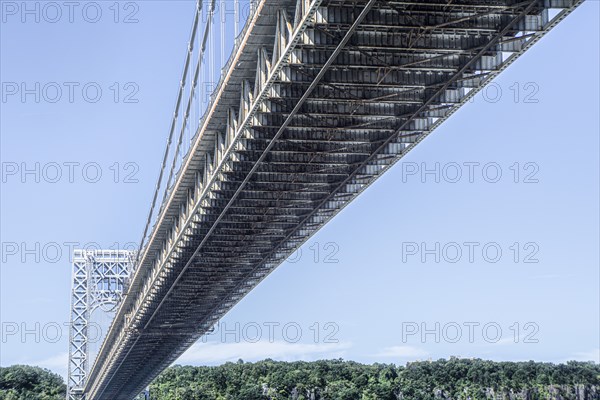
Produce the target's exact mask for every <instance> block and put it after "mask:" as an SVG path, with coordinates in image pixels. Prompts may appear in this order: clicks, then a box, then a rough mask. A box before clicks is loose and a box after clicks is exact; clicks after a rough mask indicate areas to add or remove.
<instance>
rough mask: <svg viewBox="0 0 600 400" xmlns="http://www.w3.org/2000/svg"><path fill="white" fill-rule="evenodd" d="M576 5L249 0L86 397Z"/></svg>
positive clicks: (252, 281) (311, 223)
mask: <svg viewBox="0 0 600 400" xmlns="http://www.w3.org/2000/svg"><path fill="white" fill-rule="evenodd" d="M579 4H580V1H579V0H525V1H517V0H455V1H452V2H448V1H446V0H421V1H411V0H406V1H377V0H351V1H348V0H346V1H341V0H329V1H327V0H312V1H310V0H298V1H295V0H287V1H275V0H263V1H259V2H258V4H257V8H256V10H257V11H256V13H255V15H253V16H251V19H250V22H249V24H248V26H247V29H246V30H245V34H244V36H243V38H242V40H241V42H240V43H241V44H240V46H239V47H238V50H237V53H236V54H234V55H233V56H232V60H231V61H230V63H229V64H228V65H229V69H227V70H226V71H225V73H224V75H223V79H222V81H221V84H220V86H219V88H218V89H217V91H216V93H215V95H214V96H213V100H214V103H213V104H212V105H211V108H210V112H209V113H208V115H207V117H206V118H205V120H204V121H203V125H202V126H201V128H200V130H199V132H198V133H197V135H196V138H195V142H194V146H193V147H192V149H191V150H190V153H189V154H188V156H187V158H186V160H185V161H184V165H183V167H182V169H181V170H180V172H179V174H178V176H177V179H176V182H175V185H174V187H173V189H172V191H171V192H170V193H171V194H170V196H169V198H167V199H166V201H165V203H164V204H163V207H162V211H161V214H160V216H159V218H158V220H157V222H156V224H155V226H154V229H153V232H152V235H151V236H150V240H149V242H148V244H147V245H146V247H145V248H144V249H143V251H142V253H141V255H140V263H139V268H138V270H137V271H136V273H135V275H134V276H133V278H132V283H131V289H130V291H129V293H128V294H127V296H126V297H125V299H124V301H123V303H122V304H121V306H120V308H119V311H118V313H117V317H116V318H115V321H114V323H113V325H112V327H111V330H110V332H109V334H108V336H107V339H106V340H105V342H104V344H103V346H102V349H101V351H100V354H99V356H98V358H97V360H96V363H95V365H94V367H93V369H92V372H91V374H90V379H89V381H88V384H87V385H86V388H85V392H86V394H87V395H88V399H89V400H96V399H111V400H113V399H127V400H129V399H131V398H132V397H133V396H134V395H135V394H137V393H138V392H139V391H141V390H142V389H143V388H144V387H145V386H146V385H147V384H148V383H149V382H150V381H151V380H152V379H153V378H154V377H155V376H156V375H157V374H158V373H160V371H162V370H163V369H164V368H165V367H167V366H168V365H169V364H170V363H172V362H173V361H174V360H175V359H176V358H177V357H179V355H181V354H182V353H183V352H184V351H185V350H186V349H187V348H188V347H189V346H191V345H192V344H193V343H194V342H195V341H196V340H197V339H198V338H199V337H200V336H201V335H202V334H204V333H206V332H207V331H208V330H209V329H210V328H211V327H212V326H213V325H214V324H215V322H216V321H217V320H218V319H219V318H220V317H221V316H223V315H224V314H225V313H226V312H227V311H228V310H229V309H230V308H231V307H233V306H234V305H235V304H236V303H237V302H238V301H239V300H240V299H241V298H242V297H243V296H244V295H245V294H247V293H248V292H249V291H250V290H251V289H252V288H253V287H254V286H256V285H257V284H258V283H259V282H260V281H261V280H262V279H263V278H264V277H265V276H266V275H268V273H269V272H271V271H272V270H273V269H274V268H275V267H277V266H278V265H279V264H280V263H281V262H282V261H283V260H284V259H285V258H286V257H287V256H288V255H289V254H290V253H291V252H293V251H294V250H295V249H296V248H298V247H299V246H300V245H301V244H302V243H303V242H304V241H306V240H307V239H308V238H309V237H310V236H311V235H312V234H314V233H315V232H316V231H317V230H318V229H319V228H320V227H322V226H323V225H324V224H325V223H326V222H327V221H329V220H330V219H331V218H332V217H333V216H335V215H336V214H337V213H338V212H339V211H340V210H341V209H342V208H343V207H345V206H346V205H347V204H349V203H350V202H351V201H352V200H353V199H354V198H355V197H356V196H357V195H358V194H360V193H361V192H362V191H363V190H365V189H366V188H367V187H368V186H369V185H370V184H371V183H373V182H374V181H375V180H376V179H377V178H378V177H379V176H381V174H383V173H384V172H385V171H386V170H387V169H388V168H390V167H391V166H392V165H393V164H394V163H395V162H397V161H398V160H399V159H400V158H401V157H403V156H404V155H405V154H406V153H407V152H408V151H409V150H410V149H412V148H413V147H414V146H415V145H416V144H418V143H419V142H420V141H421V140H423V138H424V137H426V136H427V135H428V134H429V133H430V132H432V131H433V130H434V129H435V128H436V127H437V126H439V125H440V124H441V123H442V122H443V121H444V120H445V119H446V118H448V117H449V116H450V115H451V114H452V113H453V112H454V111H456V110H457V109H458V108H459V107H460V106H461V105H462V104H464V103H465V101H467V100H468V99H469V98H470V97H472V96H473V95H474V94H475V93H476V92H477V90H479V89H480V88H481V87H483V86H484V85H485V84H486V83H487V82H489V81H490V80H491V79H492V78H493V77H494V76H495V75H497V74H498V73H499V72H500V71H502V70H503V69H504V68H506V66H508V65H509V64H510V63H512V62H513V61H514V60H515V59H516V58H517V57H518V56H519V55H520V54H522V53H523V52H524V51H526V50H527V49H528V48H529V47H530V46H531V45H532V44H533V43H535V42H536V41H537V40H538V39H539V38H541V37H542V36H543V35H544V34H545V33H546V32H547V31H548V30H549V29H551V28H552V27H553V26H554V25H555V24H557V23H558V22H559V21H560V20H561V19H562V18H564V17H565V16H566V15H567V14H568V13H570V12H571V11H572V10H573V9H574V8H575V7H576V6H578V5H579ZM550 9H558V10H557V15H556V16H555V17H554V18H550V14H549V10H550Z"/></svg>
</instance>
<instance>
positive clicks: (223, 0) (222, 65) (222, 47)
mask: <svg viewBox="0 0 600 400" xmlns="http://www.w3.org/2000/svg"><path fill="white" fill-rule="evenodd" d="M220 12H221V15H220V17H221V32H220V34H221V68H220V69H223V67H225V18H227V13H226V12H225V0H222V1H221V10H220Z"/></svg>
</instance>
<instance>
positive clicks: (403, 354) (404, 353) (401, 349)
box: [375, 346, 429, 360]
mask: <svg viewBox="0 0 600 400" xmlns="http://www.w3.org/2000/svg"><path fill="white" fill-rule="evenodd" d="M427 355H429V353H428V352H427V351H425V350H423V349H420V348H418V347H414V346H391V347H386V348H384V349H383V350H382V351H380V352H379V353H377V354H375V356H376V357H395V358H410V359H411V360H412V359H416V358H419V357H425V356H427Z"/></svg>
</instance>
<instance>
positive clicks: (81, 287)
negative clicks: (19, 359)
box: [67, 250, 135, 400]
mask: <svg viewBox="0 0 600 400" xmlns="http://www.w3.org/2000/svg"><path fill="white" fill-rule="evenodd" d="M134 256H135V252H133V251H128V250H75V251H74V252H73V272H72V274H73V278H72V279H73V283H72V289H71V320H70V325H69V326H70V327H69V366H68V378H67V379H68V380H67V400H82V399H83V396H82V392H83V388H84V386H85V383H86V378H87V374H88V372H89V367H90V363H89V362H90V346H89V339H90V328H91V327H90V318H91V315H92V313H93V312H94V311H95V310H97V309H98V308H100V310H101V311H103V312H106V313H111V312H112V311H113V310H115V309H116V307H117V306H118V305H119V303H120V302H121V299H122V296H123V294H124V293H125V292H126V290H127V286H128V283H129V277H130V275H131V271H132V269H133V264H134V259H135V258H134ZM99 333H101V332H95V335H96V336H98V334H99ZM97 339H98V338H97Z"/></svg>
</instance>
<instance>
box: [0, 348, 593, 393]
mask: <svg viewBox="0 0 600 400" xmlns="http://www.w3.org/2000/svg"><path fill="white" fill-rule="evenodd" d="M65 396H66V386H65V383H64V381H63V379H62V377H61V376H59V375H57V374H55V373H52V372H51V371H49V370H46V369H42V368H38V367H31V366H25V365H15V366H12V367H8V368H1V367H0V400H59V399H60V400H64V399H65ZM150 396H151V397H150V398H151V399H152V400H284V399H285V400H405V399H406V400H408V399H411V400H413V399H416V400H437V399H442V400H458V399H460V400H463V399H464V400H467V399H470V400H479V399H498V400H499V399H507V400H513V399H526V400H538V399H539V400H554V399H556V400H558V399H561V400H565V399H566V400H570V399H573V400H600V365H599V364H596V363H593V362H575V361H570V362H568V363H566V364H552V363H540V362H533V361H529V362H494V361H487V360H480V359H459V358H451V359H449V360H444V359H441V360H438V361H419V362H412V363H408V364H407V365H405V366H397V365H394V364H379V363H376V364H371V365H366V364H360V363H357V362H353V361H344V360H341V359H339V360H322V361H314V362H304V361H296V362H279V361H273V360H264V361H259V362H256V363H246V362H243V361H241V360H240V361H238V362H236V363H226V364H223V365H220V366H214V367H207V366H203V367H192V366H174V367H171V368H168V369H167V370H165V371H164V372H163V373H162V374H161V375H160V376H159V377H158V378H157V379H156V380H155V381H154V382H153V383H152V385H151V386H150Z"/></svg>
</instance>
